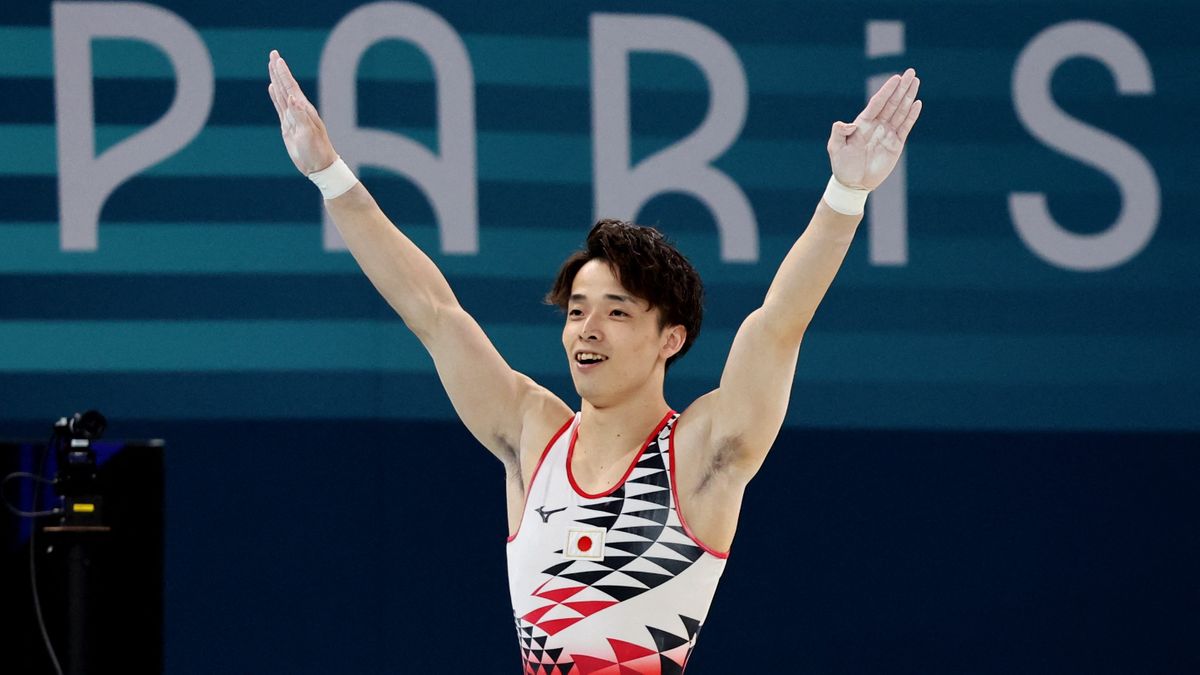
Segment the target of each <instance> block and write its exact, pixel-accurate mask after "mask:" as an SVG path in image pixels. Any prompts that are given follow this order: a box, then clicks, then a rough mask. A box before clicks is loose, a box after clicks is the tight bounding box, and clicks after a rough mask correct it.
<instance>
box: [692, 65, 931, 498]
mask: <svg viewBox="0 0 1200 675" xmlns="http://www.w3.org/2000/svg"><path fill="white" fill-rule="evenodd" d="M919 85H920V80H918V79H917V77H916V73H915V72H914V71H913V70H912V69H909V70H907V71H906V72H905V73H904V75H903V76H900V75H895V76H893V77H892V78H890V79H889V80H888V81H887V82H886V83H885V84H884V85H883V87H882V88H880V90H879V91H878V92H876V94H875V95H874V96H872V97H871V100H870V101H869V102H868V103H867V106H866V108H864V109H863V111H862V112H861V113H859V115H858V117H857V118H856V119H855V120H854V122H852V123H850V124H846V123H844V122H836V123H835V124H834V125H833V130H832V132H831V134H830V137H829V143H828V146H827V149H828V151H829V158H830V164H831V165H832V168H833V178H834V180H831V182H830V185H829V188H828V189H827V190H826V193H825V196H824V197H823V198H822V200H821V202H820V203H819V204H818V205H817V209H816V213H815V214H813V217H812V220H811V221H809V224H808V228H807V229H805V231H804V233H803V234H802V235H801V236H800V238H799V239H798V240H797V241H796V243H795V244H794V245H793V246H792V249H791V250H790V251H789V252H788V254H787V256H786V257H785V258H784V260H783V263H782V264H781V265H780V267H779V271H778V272H777V273H776V274H775V279H774V281H772V282H771V287H770V289H769V290H768V291H767V296H766V299H765V300H764V301H763V305H762V307H760V308H758V309H756V310H755V311H754V312H752V313H751V314H750V316H749V317H748V318H747V319H746V321H745V322H744V323H743V324H742V326H741V328H740V329H739V330H738V332H737V336H736V337H735V338H734V341H733V347H732V348H731V350H730V353H729V358H728V360H727V361H726V363H725V370H724V372H723V373H722V375H721V384H720V387H719V388H718V389H717V390H715V391H713V392H711V393H709V394H708V395H706V396H704V397H702V398H701V399H700V400H698V401H697V402H696V404H694V406H693V407H694V408H695V409H696V415H695V416H694V419H695V422H696V423H697V425H698V426H699V427H700V428H701V430H702V432H701V433H702V434H703V436H704V437H706V438H707V439H708V443H707V445H708V447H709V448H710V449H711V451H712V452H714V453H722V454H723V456H724V457H726V458H727V459H728V460H729V461H728V462H725V461H722V462H719V463H720V464H721V465H724V466H729V467H731V468H732V469H734V470H735V471H736V472H737V473H738V474H739V475H740V476H741V477H743V478H744V479H745V480H749V478H750V477H751V476H753V475H754V473H755V472H757V471H758V469H759V467H760V466H761V465H762V462H763V460H764V459H765V458H766V455H767V451H768V450H769V449H770V448H771V444H772V443H774V442H775V437H776V436H777V435H778V433H779V429H780V427H781V426H782V425H783V418H784V414H785V413H786V412H787V404H788V398H789V395H790V393H791V388H792V379H793V376H794V374H795V371H796V361H797V358H798V356H799V351H800V341H801V339H802V338H803V337H804V331H805V330H806V329H807V328H808V325H809V323H810V322H811V321H812V319H813V315H814V314H815V313H816V310H817V306H818V305H819V304H820V303H821V299H822V298H824V297H825V292H826V291H828V290H829V286H830V284H832V283H833V278H834V276H835V275H836V274H837V271H838V269H839V268H840V267H841V265H842V261H843V260H844V259H845V257H846V252H847V251H848V250H849V249H850V243H851V241H853V239H854V233H855V230H856V229H857V228H858V224H859V222H860V221H861V220H862V206H863V202H864V200H865V198H866V194H867V191H869V190H873V189H875V188H876V187H878V186H879V184H880V183H882V182H883V180H884V179H885V178H887V176H888V175H889V174H890V173H891V172H892V169H893V168H895V166H896V162H897V161H898V160H899V158H900V153H901V151H902V150H903V149H904V142H905V140H906V139H907V138H908V133H909V131H911V130H912V128H913V125H914V124H915V123H916V121H917V117H918V116H920V114H921V102H920V101H918V100H916V97H917V89H918V87H919ZM839 209H840V211H839ZM685 415H686V413H685Z"/></svg>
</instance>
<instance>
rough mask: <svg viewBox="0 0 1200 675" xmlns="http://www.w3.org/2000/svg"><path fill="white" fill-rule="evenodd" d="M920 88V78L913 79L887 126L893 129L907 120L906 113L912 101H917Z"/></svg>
mask: <svg viewBox="0 0 1200 675" xmlns="http://www.w3.org/2000/svg"><path fill="white" fill-rule="evenodd" d="M920 88H921V78H919V77H914V78H913V81H912V84H911V85H910V86H909V87H908V91H907V92H905V94H904V100H902V101H900V105H899V106H898V107H897V108H896V112H895V113H893V114H892V117H891V119H890V120H889V122H888V124H890V125H892V126H893V127H899V126H900V125H901V124H904V120H905V119H907V118H908V111H909V109H910V108H912V105H913V101H915V100H917V90H919V89H920Z"/></svg>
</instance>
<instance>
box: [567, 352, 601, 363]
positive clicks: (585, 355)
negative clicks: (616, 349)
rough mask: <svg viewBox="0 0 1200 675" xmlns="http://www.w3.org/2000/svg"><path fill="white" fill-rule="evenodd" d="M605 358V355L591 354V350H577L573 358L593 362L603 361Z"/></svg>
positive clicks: (582, 361) (583, 361) (581, 361)
mask: <svg viewBox="0 0 1200 675" xmlns="http://www.w3.org/2000/svg"><path fill="white" fill-rule="evenodd" d="M607 359H608V357H607V356H601V355H600V354H593V353H592V352H579V353H578V354H576V355H575V360H576V361H579V362H580V363H593V362H598V361H605V360H607Z"/></svg>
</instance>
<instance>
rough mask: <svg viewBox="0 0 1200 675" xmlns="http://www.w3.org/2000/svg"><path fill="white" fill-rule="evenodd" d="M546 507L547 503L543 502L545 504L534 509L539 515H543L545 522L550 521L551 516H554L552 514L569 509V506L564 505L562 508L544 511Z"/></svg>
mask: <svg viewBox="0 0 1200 675" xmlns="http://www.w3.org/2000/svg"><path fill="white" fill-rule="evenodd" d="M545 508H546V505H545V504H543V505H541V506H539V507H537V508H536V509H534V511H537V514H538V515H539V516H541V517H542V522H543V523H548V522H550V516H552V515H554V514H556V513H558V512H559V511H566V510H567V507H565V506H564V507H562V508H561V509H553V510H551V511H544V510H543V509H545Z"/></svg>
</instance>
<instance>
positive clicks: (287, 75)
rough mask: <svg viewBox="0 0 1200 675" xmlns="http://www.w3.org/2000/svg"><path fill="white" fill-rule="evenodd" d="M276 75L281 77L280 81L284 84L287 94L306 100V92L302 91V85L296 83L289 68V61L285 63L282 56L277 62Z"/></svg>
mask: <svg viewBox="0 0 1200 675" xmlns="http://www.w3.org/2000/svg"><path fill="white" fill-rule="evenodd" d="M275 73H276V74H277V75H278V76H279V81H280V82H282V83H283V91H284V93H285V94H287V95H288V96H295V97H296V98H304V92H303V91H301V90H300V83H299V82H297V81H296V78H295V77H294V76H293V75H292V70H291V69H290V68H288V64H287V61H284V60H283V57H282V56H281V57H279V58H278V59H277V60H276V61H275Z"/></svg>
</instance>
